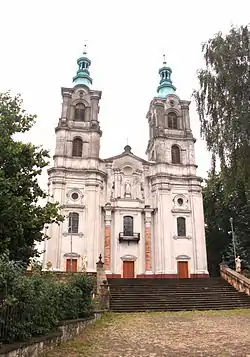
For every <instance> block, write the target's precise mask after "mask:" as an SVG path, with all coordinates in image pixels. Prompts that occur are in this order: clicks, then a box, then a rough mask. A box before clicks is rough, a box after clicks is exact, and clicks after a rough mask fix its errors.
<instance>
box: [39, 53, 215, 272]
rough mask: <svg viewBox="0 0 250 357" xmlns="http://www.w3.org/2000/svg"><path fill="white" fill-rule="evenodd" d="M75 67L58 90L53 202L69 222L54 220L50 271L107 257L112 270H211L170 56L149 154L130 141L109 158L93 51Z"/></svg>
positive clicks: (79, 267) (150, 117) (86, 266)
mask: <svg viewBox="0 0 250 357" xmlns="http://www.w3.org/2000/svg"><path fill="white" fill-rule="evenodd" d="M77 64H78V70H77V73H76V75H75V77H74V78H73V85H72V87H71V88H64V87H63V88H62V89H61V94H62V111H61V117H60V119H59V122H58V125H57V127H56V128H55V132H56V149H55V155H54V166H53V167H52V168H50V169H49V170H48V175H49V181H48V193H49V197H50V198H49V199H50V201H51V202H59V203H60V205H61V206H62V209H63V214H64V215H65V220H64V222H63V223H62V224H60V225H56V224H51V225H50V226H49V227H48V231H47V232H46V234H47V235H48V236H49V237H50V239H48V240H46V242H45V253H44V262H43V266H44V268H45V269H46V267H50V268H52V269H55V270H61V271H83V270H84V271H87V272H89V273H94V272H95V271H96V262H97V260H98V256H99V254H101V255H102V257H103V260H104V266H105V270H106V274H107V276H108V277H122V278H131V277H135V278H136V277H137V278H139V277H141V278H143V277H152V278H156V277H168V278H175V277H180V278H189V277H206V276H208V270H207V255H206V244H205V228H204V214H203V201H202V188H201V182H202V179H201V178H200V177H198V176H197V175H196V169H197V165H196V164H195V151H194V143H195V139H194V137H193V135H192V131H191V127H190V117H189V104H190V102H189V101H186V100H181V99H180V98H179V97H178V96H177V95H176V88H175V87H174V85H173V84H172V80H171V74H172V70H171V68H169V67H168V66H167V65H166V62H165V60H164V62H163V66H162V68H160V70H159V75H160V83H159V86H158V88H157V93H156V96H155V97H154V98H153V99H152V101H151V103H150V105H149V109H148V112H147V115H146V118H147V121H148V125H149V139H148V145H147V148H146V154H147V157H148V160H145V159H142V158H140V157H138V156H136V155H135V154H134V153H133V152H132V149H131V147H130V146H129V145H126V146H125V148H124V151H123V152H122V153H120V154H119V155H115V156H113V157H109V158H106V159H102V158H100V156H99V152H100V138H101V136H102V131H101V124H102V123H100V122H99V119H98V114H99V108H100V99H101V95H102V92H101V91H99V90H95V89H93V88H92V79H91V77H90V72H89V67H90V65H91V61H90V60H89V58H88V56H87V54H86V52H84V53H83V56H82V57H80V58H79V59H78V60H77Z"/></svg>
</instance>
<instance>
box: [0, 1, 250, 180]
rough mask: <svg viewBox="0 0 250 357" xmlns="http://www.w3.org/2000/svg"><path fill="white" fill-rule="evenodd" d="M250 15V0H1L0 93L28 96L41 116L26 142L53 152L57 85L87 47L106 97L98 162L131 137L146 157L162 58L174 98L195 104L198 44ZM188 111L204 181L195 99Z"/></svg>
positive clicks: (68, 78)
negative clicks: (150, 110) (148, 116)
mask: <svg viewBox="0 0 250 357" xmlns="http://www.w3.org/2000/svg"><path fill="white" fill-rule="evenodd" d="M249 13H250V1H249V0H238V1H231V0H216V1H215V0H210V1H204V0H197V1H196V0H193V1H192V0H189V1H187V0H182V1H181V0H179V1H178V0H175V1H173V0H172V1H169V0H165V1H161V0H154V1H149V0H148V1H147V0H144V1H142V0H133V1H129V0H126V1H119V0H114V1H112V0H110V1H108V0H106V1H105V0H99V1H97V0H88V1H85V0H81V1H78V0H71V1H69V0H67V1H64V0H60V1H55V0H53V1H52V0H50V1H46V0H42V1H40V0H30V1H28V0H21V1H20V0H16V1H14V0H0V33H1V40H0V46H1V47H0V49H1V52H0V91H1V92H3V91H5V90H8V89H11V90H12V92H13V94H15V93H21V94H22V96H23V99H24V105H25V108H26V109H27V110H28V111H29V112H31V113H36V114H37V115H38V118H37V123H36V125H35V127H34V128H33V129H32V131H31V132H30V133H28V134H25V136H24V138H23V139H24V140H25V141H31V142H32V143H34V144H36V145H42V146H43V147H44V148H47V149H49V150H50V152H51V155H53V153H54V147H55V134H54V128H55V126H56V125H57V122H58V118H59V116H60V113H61V93H60V87H61V86H71V83H72V77H73V76H74V75H75V73H76V70H77V64H76V60H77V58H78V57H79V56H80V55H81V53H82V50H83V47H84V43H85V41H87V44H88V54H89V57H90V59H91V61H92V65H91V67H90V73H91V77H92V78H93V88H95V89H99V90H102V92H103V94H102V99H101V102H100V114H99V120H100V125H101V128H102V130H103V136H102V139H101V157H102V158H105V157H109V156H113V155H116V154H119V153H121V152H122V151H123V148H124V146H125V145H126V138H127V137H128V141H129V144H130V145H131V146H132V151H133V152H134V154H136V155H138V156H141V157H143V158H145V149H146V146H147V141H148V123H147V120H146V117H145V116H146V113H147V110H148V107H149V103H150V101H151V99H152V98H153V97H154V96H155V94H156V88H157V85H158V82H159V76H158V69H159V67H160V66H161V64H162V54H163V53H166V59H167V63H168V65H169V66H170V67H171V68H172V70H173V74H172V79H173V83H174V85H175V86H176V87H177V92H176V93H177V95H179V96H180V97H181V99H186V100H190V99H191V94H192V91H193V89H194V88H196V87H197V82H196V71H197V69H198V68H200V67H201V66H202V65H203V60H202V55H201V43H202V42H205V41H207V40H208V39H209V38H210V37H212V36H213V35H214V34H215V33H216V32H218V31H223V32H224V31H228V30H229V28H230V25H232V24H235V25H241V24H247V23H248V22H249ZM190 112H191V126H192V130H193V133H194V135H195V137H196V138H197V143H196V161H197V164H198V165H199V169H198V174H199V175H201V176H203V177H204V176H205V175H206V171H207V169H208V168H209V165H210V160H209V155H208V153H207V151H206V146H205V143H204V142H202V140H201V139H200V133H199V131H200V129H199V119H198V117H197V114H196V112H195V106H194V103H193V102H192V104H191V111H190ZM46 181H47V177H46V175H44V176H43V179H42V182H43V185H45V184H46Z"/></svg>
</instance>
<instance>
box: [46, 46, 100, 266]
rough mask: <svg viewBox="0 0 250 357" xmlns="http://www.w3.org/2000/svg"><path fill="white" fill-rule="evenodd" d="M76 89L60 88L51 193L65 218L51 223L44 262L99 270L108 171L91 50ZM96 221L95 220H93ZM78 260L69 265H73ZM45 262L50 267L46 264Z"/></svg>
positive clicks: (81, 64) (75, 80) (80, 65)
mask: <svg viewBox="0 0 250 357" xmlns="http://www.w3.org/2000/svg"><path fill="white" fill-rule="evenodd" d="M77 65H78V70H77V72H76V75H75V76H74V77H73V85H72V88H65V87H63V88H62V89H61V94H62V110H61V117H60V119H59V122H58V125H57V127H56V129H55V133H56V148H55V155H54V166H53V167H52V168H51V169H49V170H48V174H49V182H48V187H49V196H50V198H51V201H52V202H59V204H60V205H61V206H62V208H63V212H62V213H63V214H64V216H65V221H64V222H63V223H62V224H60V226H57V225H55V224H52V225H51V226H50V228H49V232H48V236H50V237H51V239H49V240H48V241H47V242H46V245H47V247H46V248H45V250H46V252H45V259H44V265H46V264H48V262H49V263H51V264H52V266H53V268H54V269H58V270H71V268H72V270H73V271H76V270H77V271H80V270H81V269H82V268H87V267H88V270H89V271H95V268H96V266H95V264H96V257H98V255H99V253H100V251H101V247H100V245H101V243H100V241H99V240H98V237H99V236H100V234H99V232H100V231H101V213H100V211H101V202H100V201H101V197H102V191H103V180H104V177H105V173H104V172H103V171H102V170H101V169H100V158H99V151H100V138H101V135H102V132H101V129H100V124H99V120H98V113H99V100H100V98H101V94H102V93H101V92H100V91H98V90H94V89H92V88H91V86H92V78H91V77H90V71H89V68H90V65H91V61H90V59H89V58H88V56H87V53H86V51H84V52H83V55H82V56H81V57H80V58H78V60H77ZM93 222H94V223H93ZM72 264H73V265H74V266H73V267H72V266H69V265H72ZM44 267H45V266H44Z"/></svg>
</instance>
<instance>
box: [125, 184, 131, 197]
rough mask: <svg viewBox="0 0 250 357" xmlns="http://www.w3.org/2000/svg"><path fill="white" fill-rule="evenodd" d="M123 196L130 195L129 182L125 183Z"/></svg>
mask: <svg viewBox="0 0 250 357" xmlns="http://www.w3.org/2000/svg"><path fill="white" fill-rule="evenodd" d="M125 197H131V185H130V183H129V182H127V183H126V184H125Z"/></svg>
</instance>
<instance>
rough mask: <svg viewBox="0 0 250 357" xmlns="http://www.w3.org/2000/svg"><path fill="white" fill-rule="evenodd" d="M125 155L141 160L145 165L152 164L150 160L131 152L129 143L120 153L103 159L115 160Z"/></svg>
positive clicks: (107, 160)
mask: <svg viewBox="0 0 250 357" xmlns="http://www.w3.org/2000/svg"><path fill="white" fill-rule="evenodd" d="M124 156H130V157H131V158H133V159H135V160H138V161H140V162H141V163H142V164H144V165H150V164H151V163H150V162H149V161H147V160H144V159H142V158H141V157H139V156H136V155H134V154H133V153H132V152H131V146H129V145H126V146H125V147H124V151H123V152H122V153H121V154H120V155H116V156H112V157H109V158H107V159H104V160H102V161H104V162H109V161H114V160H116V159H120V158H121V157H124Z"/></svg>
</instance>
